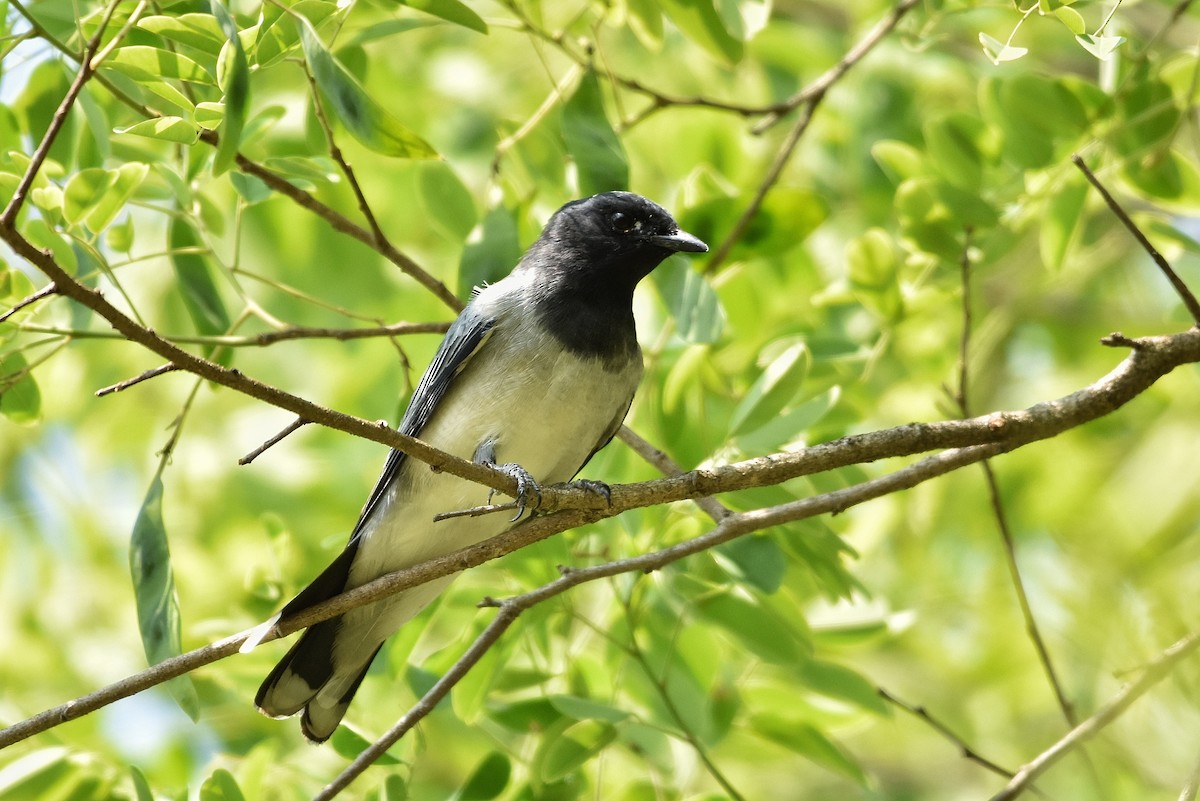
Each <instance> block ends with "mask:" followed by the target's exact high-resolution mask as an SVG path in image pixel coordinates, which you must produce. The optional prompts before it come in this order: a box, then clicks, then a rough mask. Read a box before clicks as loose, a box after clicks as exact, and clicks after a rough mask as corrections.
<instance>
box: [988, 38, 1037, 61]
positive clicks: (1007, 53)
mask: <svg viewBox="0 0 1200 801" xmlns="http://www.w3.org/2000/svg"><path fill="white" fill-rule="evenodd" d="M979 44H981V45H983V52H984V54H985V55H986V56H987V57H988V58H989V59H991V61H992V63H993V64H995V65H996V66H1000V64H1002V63H1003V62H1005V61H1016V60H1017V59H1018V58H1020V57H1021V56H1023V55H1025V54H1026V53H1028V52H1029V50H1028V49H1027V48H1024V47H1016V46H1015V45H1010V44H1005V43H1004V42H1001V41H1000V40H998V39H993V38H992V37H991V36H988V35H987V34H986V33H980V34H979Z"/></svg>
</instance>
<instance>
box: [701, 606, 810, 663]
mask: <svg viewBox="0 0 1200 801" xmlns="http://www.w3.org/2000/svg"><path fill="white" fill-rule="evenodd" d="M693 607H694V609H695V610H696V612H697V614H699V615H700V616H701V617H703V618H705V619H706V620H709V621H711V622H713V623H716V624H717V625H719V626H721V628H723V629H725V630H726V631H727V632H729V633H730V634H731V635H732V636H733V637H734V639H736V640H737V641H738V642H740V643H741V644H742V645H744V646H746V648H747V649H748V650H749V651H750V652H751V653H753V654H754V655H756V656H757V657H759V658H760V659H763V660H765V661H767V662H771V663H774V664H778V665H797V664H800V663H801V662H803V661H805V660H806V659H807V658H808V655H809V653H810V652H811V650H812V649H811V646H810V645H808V642H807V640H806V639H805V638H803V637H802V636H801V634H800V631H799V630H798V629H797V628H796V627H795V626H793V625H791V624H790V623H789V622H788V621H786V620H785V619H784V618H783V617H781V616H780V615H778V614H776V613H775V612H774V611H772V610H771V609H769V608H767V607H765V606H762V605H761V604H758V603H756V602H752V601H750V600H747V599H746V598H745V597H744V596H743V595H742V594H740V593H738V592H733V591H728V590H722V591H714V592H710V593H709V594H708V595H705V596H701V597H699V598H698V599H696V600H695V601H694V602H693Z"/></svg>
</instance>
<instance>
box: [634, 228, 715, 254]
mask: <svg viewBox="0 0 1200 801" xmlns="http://www.w3.org/2000/svg"><path fill="white" fill-rule="evenodd" d="M647 239H649V240H650V241H651V242H653V243H654V244H655V245H658V246H659V247H660V248H666V249H667V250H674V251H678V252H687V253H706V252H708V245H706V244H704V243H703V242H702V241H700V239H698V238H697V237H694V236H692V235H691V234H689V233H688V232H687V231H676V232H675V233H673V234H660V235H657V236H650V237H647Z"/></svg>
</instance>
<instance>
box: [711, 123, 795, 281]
mask: <svg viewBox="0 0 1200 801" xmlns="http://www.w3.org/2000/svg"><path fill="white" fill-rule="evenodd" d="M816 109H817V102H816V101H814V102H812V103H810V104H808V105H807V106H805V108H804V112H803V113H802V114H801V116H800V119H799V120H797V121H796V124H795V125H793V126H792V130H791V131H789V132H788V135H787V138H786V139H785V140H784V141H783V144H782V145H781V146H780V148H779V150H778V151H776V153H775V158H773V159H772V160H771V166H770V167H768V168H767V174H766V175H764V176H763V179H762V181H760V182H759V184H758V189H757V190H755V192H754V197H753V198H751V200H750V203H749V204H748V205H747V206H746V208H745V209H744V210H743V211H742V214H741V216H740V217H738V219H737V222H735V223H734V224H733V229H732V230H731V231H730V232H729V235H728V236H726V237H725V239H724V240H722V241H721V244H720V245H719V246H718V247H717V249H716V250H715V251H714V252H713V255H712V257H711V258H709V260H708V261H707V262H706V263H705V265H704V271H705V272H707V273H715V272H716V271H717V270H718V269H720V268H721V267H722V266H723V265H724V264H725V262H726V260H727V259H728V258H729V253H730V251H732V250H733V246H734V245H736V244H737V243H738V242H739V241H741V239H742V237H743V236H745V234H746V231H747V229H749V228H750V223H751V222H753V221H754V218H755V217H756V216H757V215H758V212H759V210H760V209H761V208H762V205H763V202H764V201H765V200H766V199H767V193H768V192H770V191H771V189H772V187H774V186H775V183H776V182H777V181H778V180H779V176H780V175H782V174H783V169H784V167H786V166H787V163H788V161H790V160H791V158H792V153H794V152H795V151H796V146H797V145H798V144H800V137H802V136H803V135H804V132H805V131H806V130H808V126H809V124H810V123H811V122H812V120H813V114H814V113H815V112H816Z"/></svg>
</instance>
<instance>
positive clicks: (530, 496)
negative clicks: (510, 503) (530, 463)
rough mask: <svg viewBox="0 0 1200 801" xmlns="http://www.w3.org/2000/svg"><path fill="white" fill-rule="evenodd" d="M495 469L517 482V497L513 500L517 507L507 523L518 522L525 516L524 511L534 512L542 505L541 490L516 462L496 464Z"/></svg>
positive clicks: (535, 481) (526, 471)
mask: <svg viewBox="0 0 1200 801" xmlns="http://www.w3.org/2000/svg"><path fill="white" fill-rule="evenodd" d="M495 467H496V469H497V470H499V471H500V472H501V473H504V474H505V475H506V476H509V477H510V478H512V479H513V480H514V481H516V482H517V496H516V498H515V499H514V500H515V502H516V506H517V513H516V515H514V516H513V518H512V520H511V521H509V522H513V523H515V522H516V521H517V520H520V519H521V515H523V514H525V510H526V509H528V510H529V511H531V512H536V511H537V508H538V507H539V506H541V505H542V488H541V487H540V486H539V485H538V483H537V480H536V479H534V477H533V475H531V474H530V472H529V471H528V470H526V469H525V468H524V467H521V465H519V464H517V463H516V462H509V463H508V464H498V465H496V466H495ZM531 501H532V503H531Z"/></svg>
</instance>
